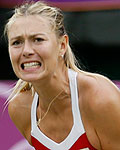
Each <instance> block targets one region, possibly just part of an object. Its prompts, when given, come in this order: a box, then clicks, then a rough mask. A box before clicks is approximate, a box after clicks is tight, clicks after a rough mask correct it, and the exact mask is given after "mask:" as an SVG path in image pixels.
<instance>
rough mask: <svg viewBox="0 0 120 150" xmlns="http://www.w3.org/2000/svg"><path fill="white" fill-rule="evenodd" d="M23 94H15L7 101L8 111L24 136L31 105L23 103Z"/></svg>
mask: <svg viewBox="0 0 120 150" xmlns="http://www.w3.org/2000/svg"><path fill="white" fill-rule="evenodd" d="M24 101H25V95H24V96H23V95H22V94H20V95H18V96H16V97H15V98H14V99H12V100H11V101H10V102H9V105H8V113H9V116H10V118H11V120H12V121H13V123H14V124H15V126H16V127H17V129H18V130H19V131H20V132H21V134H22V135H23V136H24V137H25V138H26V133H25V132H26V131H27V129H28V127H29V125H30V110H31V105H30V104H29V103H28V104H27V103H25V102H24Z"/></svg>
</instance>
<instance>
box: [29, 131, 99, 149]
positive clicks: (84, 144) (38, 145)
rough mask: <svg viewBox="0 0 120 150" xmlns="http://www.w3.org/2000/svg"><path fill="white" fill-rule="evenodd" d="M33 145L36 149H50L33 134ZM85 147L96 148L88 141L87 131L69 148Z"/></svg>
mask: <svg viewBox="0 0 120 150" xmlns="http://www.w3.org/2000/svg"><path fill="white" fill-rule="evenodd" d="M31 140H32V144H33V147H34V148H35V149H36V150H50V149H48V148H47V147H46V146H44V145H43V144H41V143H40V142H39V141H38V140H37V139H36V138H34V137H33V136H31ZM83 148H89V149H90V150H96V149H95V148H94V147H93V146H92V145H91V144H90V143H89V141H88V139H87V136H86V133H84V134H83V135H81V136H80V137H79V139H78V140H77V141H76V142H75V143H74V144H73V146H72V147H71V148H70V149H69V150H79V149H83Z"/></svg>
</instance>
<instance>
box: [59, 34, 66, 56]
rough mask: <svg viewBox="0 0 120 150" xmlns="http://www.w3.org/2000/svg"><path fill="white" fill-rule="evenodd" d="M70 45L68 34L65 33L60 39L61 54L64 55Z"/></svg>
mask: <svg viewBox="0 0 120 150" xmlns="http://www.w3.org/2000/svg"><path fill="white" fill-rule="evenodd" d="M67 45H68V35H66V34H65V35H63V37H62V38H61V40H60V49H59V55H60V56H64V54H65V52H66V50H67Z"/></svg>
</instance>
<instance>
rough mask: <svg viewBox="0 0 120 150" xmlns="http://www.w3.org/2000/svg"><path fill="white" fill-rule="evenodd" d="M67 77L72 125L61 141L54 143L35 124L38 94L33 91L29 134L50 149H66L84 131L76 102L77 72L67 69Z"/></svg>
mask: <svg viewBox="0 0 120 150" xmlns="http://www.w3.org/2000/svg"><path fill="white" fill-rule="evenodd" d="M68 77H69V83H70V91H71V103H72V114H73V127H72V129H71V131H70V133H69V135H68V136H67V137H66V138H65V139H64V140H63V141H62V142H61V143H56V142H55V141H53V140H51V139H50V138H49V137H47V136H46V135H45V134H44V133H42V132H41V131H40V129H39V128H38V126H37V117H36V110H37V103H38V94H37V93H35V96H34V99H33V103H32V108H31V136H33V137H34V138H35V139H37V140H38V141H39V142H40V143H41V144H43V145H44V146H46V147H47V148H48V149H50V150H68V149H70V147H71V146H72V145H73V144H74V143H75V142H76V141H77V140H78V138H79V137H80V136H81V135H82V134H84V133H85V130H84V127H83V123H82V120H81V115H80V110H79V102H78V88H77V79H76V77H77V72H75V71H73V70H71V69H68Z"/></svg>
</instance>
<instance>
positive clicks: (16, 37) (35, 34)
mask: <svg viewBox="0 0 120 150" xmlns="http://www.w3.org/2000/svg"><path fill="white" fill-rule="evenodd" d="M38 35H42V36H45V35H46V34H44V33H34V34H31V35H29V36H28V37H30V38H32V37H35V36H38ZM22 37H23V36H22V35H18V36H15V37H12V38H10V41H12V40H15V39H20V38H22Z"/></svg>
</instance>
